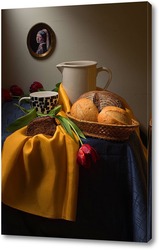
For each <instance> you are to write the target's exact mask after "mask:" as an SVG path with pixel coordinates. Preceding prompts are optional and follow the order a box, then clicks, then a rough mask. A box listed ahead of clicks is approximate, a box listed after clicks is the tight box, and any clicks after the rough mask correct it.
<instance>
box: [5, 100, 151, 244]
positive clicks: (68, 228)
mask: <svg viewBox="0 0 159 250" xmlns="http://www.w3.org/2000/svg"><path fill="white" fill-rule="evenodd" d="M24 105H25V107H29V104H24ZM21 115H22V112H21V111H20V110H19V109H18V108H17V107H16V106H14V105H13V102H6V103H4V104H3V106H2V121H3V123H2V144H3V143H4V141H5V138H6V137H7V136H8V135H9V133H8V132H6V127H7V126H8V124H10V123H11V122H12V121H14V120H15V119H16V118H17V117H19V116H21ZM84 142H85V143H89V144H90V145H92V146H93V147H94V148H95V149H96V150H97V151H98V154H99V155H100V160H99V164H98V165H97V166H96V167H94V168H93V169H91V170H90V169H84V168H82V167H80V168H79V191H78V203H77V219H76V222H69V221H65V220H49V219H47V218H42V217H39V216H36V215H31V214H28V213H25V212H22V211H18V210H16V209H13V208H11V207H8V206H6V205H4V204H2V234H11V235H28V236H30V235H31V236H46V237H63V238H83V239H101V240H118V241H136V242H148V241H149V240H150V239H151V209H150V208H151V199H150V195H149V194H150V193H151V187H150V185H148V184H149V183H150V178H151V171H150V168H149V166H148V162H147V160H146V159H145V156H144V153H143V148H142V146H141V143H140V140H139V138H138V136H137V135H136V133H135V132H134V133H133V134H132V135H131V136H130V138H129V140H128V141H124V142H114V141H107V140H102V139H94V138H87V139H86V140H84ZM148 177H149V179H148ZM148 180H149V181H148Z"/></svg>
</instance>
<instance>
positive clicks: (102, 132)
mask: <svg viewBox="0 0 159 250" xmlns="http://www.w3.org/2000/svg"><path fill="white" fill-rule="evenodd" d="M67 116H68V118H70V119H71V120H72V121H73V122H74V123H75V124H76V125H77V126H78V127H79V128H80V129H81V131H82V132H83V134H84V135H85V136H90V137H94V138H100V139H105V140H113V141H125V140H128V139H129V136H130V134H131V133H132V132H133V131H135V129H136V128H137V127H139V123H138V122H137V121H136V120H134V119H132V125H115V124H110V125H107V124H101V123H98V122H89V121H83V120H79V119H76V118H74V117H73V116H71V115H70V113H67Z"/></svg>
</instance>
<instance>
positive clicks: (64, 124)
mask: <svg viewBox="0 0 159 250" xmlns="http://www.w3.org/2000/svg"><path fill="white" fill-rule="evenodd" d="M56 118H57V119H58V120H59V121H60V124H61V126H62V127H63V128H64V129H65V130H66V132H67V133H68V134H69V135H70V136H71V137H72V138H73V139H75V137H74V135H73V132H72V129H71V127H70V124H69V123H68V121H67V119H66V118H65V117H63V116H61V115H56Z"/></svg>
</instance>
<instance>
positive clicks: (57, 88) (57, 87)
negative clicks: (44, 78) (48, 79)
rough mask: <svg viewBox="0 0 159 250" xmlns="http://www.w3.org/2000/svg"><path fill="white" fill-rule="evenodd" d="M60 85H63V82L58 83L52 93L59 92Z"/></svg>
mask: <svg viewBox="0 0 159 250" xmlns="http://www.w3.org/2000/svg"><path fill="white" fill-rule="evenodd" d="M60 84H61V82H58V83H57V84H56V85H55V88H54V89H53V90H52V91H56V92H58V90H59V87H60Z"/></svg>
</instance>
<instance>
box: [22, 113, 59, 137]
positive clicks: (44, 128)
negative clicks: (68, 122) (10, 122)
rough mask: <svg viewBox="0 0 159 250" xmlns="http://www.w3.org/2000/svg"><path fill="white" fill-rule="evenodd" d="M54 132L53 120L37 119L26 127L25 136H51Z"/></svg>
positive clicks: (45, 117)
mask: <svg viewBox="0 0 159 250" xmlns="http://www.w3.org/2000/svg"><path fill="white" fill-rule="evenodd" d="M55 130H56V124H55V119H54V118H52V117H49V116H43V117H37V118H35V119H33V120H32V121H31V122H30V123H29V124H28V126H27V130H26V135H28V136H34V135H37V134H45V135H51V136H53V135H54V133H55Z"/></svg>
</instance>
